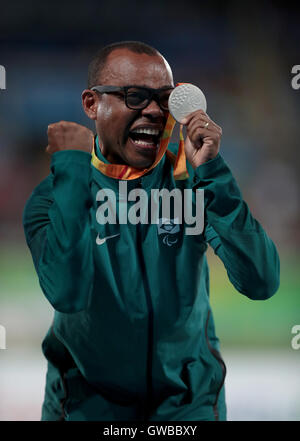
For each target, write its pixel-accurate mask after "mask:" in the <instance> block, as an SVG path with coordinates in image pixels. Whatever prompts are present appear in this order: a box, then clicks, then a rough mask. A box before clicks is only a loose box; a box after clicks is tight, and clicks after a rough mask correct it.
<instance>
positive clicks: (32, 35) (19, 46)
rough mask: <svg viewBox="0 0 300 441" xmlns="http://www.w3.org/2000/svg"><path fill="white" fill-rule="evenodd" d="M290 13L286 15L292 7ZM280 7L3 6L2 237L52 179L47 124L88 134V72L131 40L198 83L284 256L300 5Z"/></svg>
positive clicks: (293, 175)
mask: <svg viewBox="0 0 300 441" xmlns="http://www.w3.org/2000/svg"><path fill="white" fill-rule="evenodd" d="M293 8H294V9H293ZM293 8H290V9H283V8H282V6H281V3H280V2H276V1H273V2H271V1H270V2H260V3H255V2H254V3H253V2H251V3H249V5H248V6H247V3H244V2H238V1H229V2H216V3H215V2H214V7H212V6H208V5H204V4H203V5H202V2H193V1H186V2H184V4H183V3H182V2H179V1H177V0H174V1H172V2H169V1H166V2H161V1H157V0H152V1H151V2H147V3H146V2H145V3H143V2H135V1H133V2H128V3H126V2H121V1H116V0H111V1H110V2H101V1H98V2H94V1H92V0H88V1H85V2H81V3H76V2H70V1H62V2H56V1H53V2H52V3H51V4H50V3H49V4H48V3H44V2H39V1H32V2H21V1H20V2H18V1H12V2H10V3H8V4H6V5H5V8H3V10H1V14H0V65H3V66H5V68H6V74H7V84H6V87H7V88H6V90H3V91H0V154H1V156H0V240H1V241H7V242H11V241H14V240H19V239H20V237H21V236H23V230H22V225H21V221H22V211H23V208H24V204H25V202H26V200H27V198H28V197H29V195H30V193H31V191H32V190H33V188H34V187H35V186H36V185H37V184H38V183H39V182H40V181H41V180H42V179H43V178H44V177H45V176H46V175H47V174H48V173H49V164H50V158H49V157H48V155H47V154H46V153H45V147H46V145H47V126H48V124H50V123H52V122H55V121H59V120H68V121H75V122H77V123H81V124H84V125H86V126H88V127H90V128H92V129H93V128H94V127H93V125H92V123H91V121H89V120H88V118H87V117H86V116H85V114H84V113H83V110H82V107H81V91H82V90H83V89H84V88H85V87H86V81H87V66H88V63H89V61H90V59H91V57H92V55H93V54H94V53H95V51H97V49H98V48H100V47H102V46H103V45H105V44H108V43H111V42H114V41H120V40H140V41H144V42H146V43H148V44H150V45H152V46H154V47H156V48H157V49H158V50H159V51H160V52H161V53H162V54H163V55H164V56H165V57H166V59H167V60H168V61H169V63H170V65H171V67H172V69H173V73H174V79H175V81H182V82H184V81H187V82H191V83H194V84H196V85H197V86H199V87H200V88H201V89H202V90H203V92H204V93H205V95H206V98H207V102H208V109H207V113H208V114H209V116H210V117H211V118H212V119H213V120H215V121H216V122H217V124H219V125H220V126H221V127H222V128H223V139H222V144H221V153H222V155H223V157H224V158H225V160H226V161H227V162H228V164H229V166H230V167H231V169H232V171H233V173H234V175H235V177H236V179H237V181H238V183H239V185H240V188H241V190H242V193H243V195H244V198H245V200H246V201H247V203H248V205H249V206H250V208H251V210H252V212H253V214H254V215H255V217H256V218H257V219H258V220H259V221H261V222H262V223H263V225H264V227H265V229H266V230H267V232H268V233H269V234H270V235H271V237H272V238H273V240H274V241H275V243H276V244H277V245H278V246H279V247H280V248H281V249H282V250H284V251H295V252H296V251H297V249H298V247H299V245H300V233H299V227H300V225H299V224H300V204H299V200H300V198H299V166H300V153H299V147H298V140H299V135H300V128H299V115H300V90H294V89H293V88H292V87H291V79H292V74H291V70H292V67H293V65H296V64H300V52H299V50H298V46H299V44H298V43H299V41H300V26H299V18H300V14H299V9H297V7H296V6H294V7H293Z"/></svg>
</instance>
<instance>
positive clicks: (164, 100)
mask: <svg viewBox="0 0 300 441" xmlns="http://www.w3.org/2000/svg"><path fill="white" fill-rule="evenodd" d="M171 92H172V91H171V90H166V91H162V92H160V94H159V105H160V107H161V108H162V109H163V110H169V96H170V95H171Z"/></svg>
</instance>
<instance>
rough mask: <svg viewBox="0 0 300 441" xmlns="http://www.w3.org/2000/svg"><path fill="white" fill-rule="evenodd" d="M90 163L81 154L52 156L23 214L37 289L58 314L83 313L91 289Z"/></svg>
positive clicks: (71, 152)
mask: <svg viewBox="0 0 300 441" xmlns="http://www.w3.org/2000/svg"><path fill="white" fill-rule="evenodd" d="M90 162H91V155H90V154H89V153H86V152H83V151H79V150H67V151H60V152H56V153H54V154H53V155H52V160H51V172H52V175H49V177H48V178H46V179H45V180H44V181H43V182H42V183H41V184H40V185H39V186H38V187H37V188H36V189H35V190H34V191H33V193H32V195H31V197H30V198H29V200H28V201H27V204H26V206H25V209H24V212H23V226H24V231H25V237H26V242H27V244H28V246H29V248H30V251H31V254H32V258H33V262H34V265H35V269H36V271H37V274H38V277H39V282H40V286H41V288H42V290H43V292H44V294H45V296H46V297H47V299H48V300H49V302H50V303H51V304H52V306H53V307H54V308H55V309H56V310H58V311H60V312H69V313H70V312H78V311H80V310H83V309H85V308H86V306H87V304H88V301H89V297H90V293H91V291H92V288H93V275H94V265H93V253H92V243H91V231H90V208H91V206H92V198H91V191H90V174H91V165H90Z"/></svg>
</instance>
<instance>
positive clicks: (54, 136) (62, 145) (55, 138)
mask: <svg viewBox="0 0 300 441" xmlns="http://www.w3.org/2000/svg"><path fill="white" fill-rule="evenodd" d="M93 142H94V134H93V132H92V131H91V130H90V129H88V128H87V127H84V126H82V125H80V124H76V123H74V122H69V121H60V122H58V123H54V124H50V125H49V126H48V146H47V147H46V152H48V153H50V155H52V153H55V152H58V151H60V150H83V151H85V152H88V153H91V151H92V148H93Z"/></svg>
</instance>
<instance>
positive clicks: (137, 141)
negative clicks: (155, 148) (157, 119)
mask: <svg viewBox="0 0 300 441" xmlns="http://www.w3.org/2000/svg"><path fill="white" fill-rule="evenodd" d="M134 142H135V144H139V145H147V146H148V145H155V144H153V142H147V141H141V140H140V139H137V140H135V141H134Z"/></svg>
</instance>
